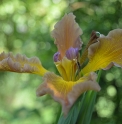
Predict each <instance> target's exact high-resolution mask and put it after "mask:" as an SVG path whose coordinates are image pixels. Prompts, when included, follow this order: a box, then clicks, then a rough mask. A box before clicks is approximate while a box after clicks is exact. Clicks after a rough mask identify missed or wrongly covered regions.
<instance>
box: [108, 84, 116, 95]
mask: <svg viewBox="0 0 122 124" xmlns="http://www.w3.org/2000/svg"><path fill="white" fill-rule="evenodd" d="M107 94H108V95H109V96H110V97H114V96H115V95H116V94H117V91H116V89H115V87H114V86H112V85H110V86H108V87H107Z"/></svg>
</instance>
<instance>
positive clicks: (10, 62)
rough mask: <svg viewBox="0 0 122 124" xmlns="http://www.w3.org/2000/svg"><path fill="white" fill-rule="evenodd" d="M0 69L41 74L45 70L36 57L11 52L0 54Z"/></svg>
mask: <svg viewBox="0 0 122 124" xmlns="http://www.w3.org/2000/svg"><path fill="white" fill-rule="evenodd" d="M0 70H1V71H12V72H18V73H34V74H39V75H41V76H43V75H44V74H45V73H46V72H47V70H46V69H45V68H43V67H42V65H41V62H40V60H39V59H38V58H37V57H32V58H27V57H26V56H25V55H21V54H17V55H16V56H13V54H12V53H8V54H7V53H4V52H3V53H1V54H0Z"/></svg>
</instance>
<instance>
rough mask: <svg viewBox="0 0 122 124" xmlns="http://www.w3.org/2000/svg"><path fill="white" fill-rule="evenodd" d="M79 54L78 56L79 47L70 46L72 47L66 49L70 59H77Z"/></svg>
mask: <svg viewBox="0 0 122 124" xmlns="http://www.w3.org/2000/svg"><path fill="white" fill-rule="evenodd" d="M77 56H78V48H73V47H70V48H69V49H68V50H67V51H66V57H67V58H68V59H69V60H73V59H76V58H77Z"/></svg>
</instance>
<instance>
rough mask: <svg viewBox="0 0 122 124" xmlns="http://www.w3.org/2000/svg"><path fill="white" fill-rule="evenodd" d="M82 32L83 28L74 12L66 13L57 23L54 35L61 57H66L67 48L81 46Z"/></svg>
mask: <svg viewBox="0 0 122 124" xmlns="http://www.w3.org/2000/svg"><path fill="white" fill-rule="evenodd" d="M81 34H82V30H81V29H80V27H79V26H78V24H77V23H76V22H75V16H74V15H73V13H69V14H66V15H65V16H64V17H63V18H62V19H61V20H60V21H59V22H58V23H56V25H55V26H54V30H53V31H52V37H54V39H55V44H56V45H57V47H58V51H59V52H60V54H61V58H63V57H64V55H65V52H66V50H68V49H69V48H70V47H73V48H79V49H80V48H81V45H82V43H81V39H80V35H81Z"/></svg>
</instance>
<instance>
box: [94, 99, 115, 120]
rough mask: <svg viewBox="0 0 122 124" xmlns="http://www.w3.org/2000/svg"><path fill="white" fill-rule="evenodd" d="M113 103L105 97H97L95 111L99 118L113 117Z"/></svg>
mask: <svg viewBox="0 0 122 124" xmlns="http://www.w3.org/2000/svg"><path fill="white" fill-rule="evenodd" d="M114 109H115V103H114V102H113V101H111V100H109V99H107V98H106V97H99V99H98V101H97V104H96V110H97V114H98V116H99V117H106V118H110V117H111V116H112V115H113V112H114Z"/></svg>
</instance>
